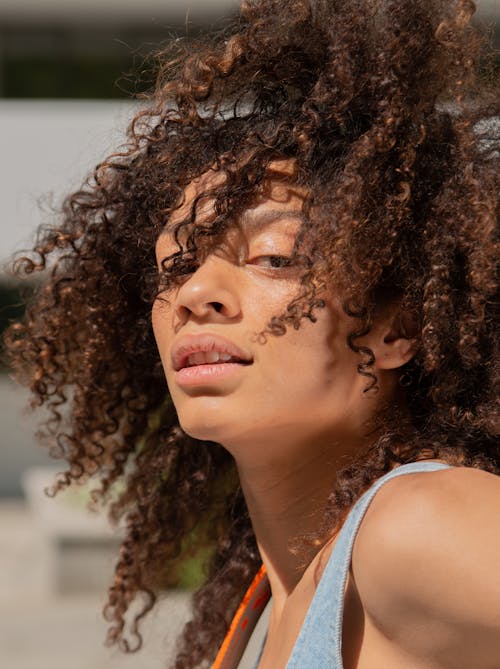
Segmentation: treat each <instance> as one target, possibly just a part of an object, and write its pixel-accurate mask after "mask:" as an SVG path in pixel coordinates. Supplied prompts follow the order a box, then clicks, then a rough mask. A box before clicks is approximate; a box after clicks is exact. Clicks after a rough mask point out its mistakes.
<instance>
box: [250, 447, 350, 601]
mask: <svg viewBox="0 0 500 669" xmlns="http://www.w3.org/2000/svg"><path fill="white" fill-rule="evenodd" d="M332 451H333V452H334V454H333V455H332ZM352 452H353V449H352V448H344V449H332V446H331V443H329V444H311V443H309V444H308V445H307V448H305V449H304V450H303V452H302V453H301V456H300V457H290V451H289V455H288V457H287V458H286V459H285V458H284V459H283V460H281V461H276V462H272V463H269V462H266V463H265V464H261V465H256V466H248V463H247V464H246V466H241V465H239V466H238V470H239V476H240V481H241V486H242V489H243V493H244V495H245V499H246V503H247V506H248V511H249V514H250V518H251V520H252V525H253V528H254V532H255V536H256V538H257V543H258V546H259V550H260V553H261V556H262V560H263V563H264V565H265V567H266V571H267V574H268V577H269V581H270V584H271V590H272V593H273V599H274V601H275V602H280V601H283V600H284V599H286V597H288V595H289V594H290V593H291V592H292V591H293V590H294V588H295V586H296V585H297V583H298V582H299V581H300V579H301V577H302V575H303V573H304V570H305V568H306V567H307V565H308V564H309V562H310V561H311V560H312V559H313V558H314V556H315V554H316V553H317V552H318V550H319V549H320V548H321V546H320V545H317V546H316V545H314V546H310V547H308V546H307V545H306V543H305V542H301V543H299V542H300V539H301V537H304V536H308V535H312V534H314V533H316V532H317V531H318V528H319V527H320V525H321V522H322V519H323V514H324V510H325V505H326V502H327V499H328V496H329V494H330V493H331V492H332V490H333V488H334V487H335V481H336V476H337V472H338V470H339V469H340V468H341V467H343V466H345V464H346V456H348V455H349V454H350V453H352ZM296 542H297V543H298V549H299V550H298V551H294V550H293V548H292V547H293V544H294V543H296Z"/></svg>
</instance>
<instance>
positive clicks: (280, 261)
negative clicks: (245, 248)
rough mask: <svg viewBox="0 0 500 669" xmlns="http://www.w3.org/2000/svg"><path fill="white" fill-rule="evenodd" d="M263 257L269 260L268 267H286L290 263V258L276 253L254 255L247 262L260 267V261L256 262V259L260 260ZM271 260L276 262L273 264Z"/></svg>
mask: <svg viewBox="0 0 500 669" xmlns="http://www.w3.org/2000/svg"><path fill="white" fill-rule="evenodd" d="M263 258H268V259H269V260H270V267H269V269H286V268H288V267H290V266H291V264H292V259H291V258H290V257H288V256H282V255H278V254H274V253H273V254H269V255H261V256H256V257H255V258H253V259H252V260H251V261H250V262H249V263H248V264H252V265H257V266H258V267H262V266H263V265H261V264H260V263H258V262H257V261H258V260H262V259H263ZM273 261H275V262H276V264H273Z"/></svg>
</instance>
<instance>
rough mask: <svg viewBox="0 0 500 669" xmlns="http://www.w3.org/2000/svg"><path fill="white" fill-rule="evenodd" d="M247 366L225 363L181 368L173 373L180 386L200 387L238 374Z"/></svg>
mask: <svg viewBox="0 0 500 669" xmlns="http://www.w3.org/2000/svg"><path fill="white" fill-rule="evenodd" d="M246 366H247V365H242V364H239V363H237V362H225V363H218V364H214V365H194V366H193V367H183V368H182V369H180V370H179V371H178V372H176V373H175V380H176V381H177V383H178V384H179V385H180V386H201V385H207V384H211V383H214V382H217V381H219V380H223V379H226V378H228V377H229V376H232V375H233V374H236V373H238V371H240V370H241V369H244V368H245V367H246Z"/></svg>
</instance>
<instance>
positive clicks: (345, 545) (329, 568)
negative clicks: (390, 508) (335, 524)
mask: <svg viewBox="0 0 500 669" xmlns="http://www.w3.org/2000/svg"><path fill="white" fill-rule="evenodd" d="M449 467H450V465H445V464H442V463H439V462H426V461H422V462H410V463H408V464H405V465H401V466H399V467H396V468H395V469H393V470H392V471H390V472H388V473H387V474H385V475H384V476H382V477H380V478H379V479H377V480H376V481H375V483H373V485H372V486H371V487H370V488H369V489H368V490H367V491H366V492H365V493H364V494H363V495H362V496H361V497H360V498H359V499H358V501H357V502H356V503H355V504H354V506H353V507H352V509H351V510H350V512H349V514H348V516H347V518H346V520H345V522H344V524H343V526H342V529H341V530H340V532H339V534H338V537H337V541H336V544H335V547H334V549H333V551H332V554H331V555H330V558H329V560H328V563H327V565H326V567H325V571H324V572H323V575H322V577H321V580H320V582H319V584H318V587H317V589H316V592H315V594H314V597H313V600H312V602H311V605H310V607H309V610H308V612H307V614H306V617H305V619H304V623H303V625H302V629H301V630H300V633H299V636H298V637H297V641H296V642H295V646H294V647H293V650H292V653H291V655H290V658H289V660H288V663H287V665H286V669H304V668H305V667H308V668H309V667H314V669H343V663H342V618H343V613H344V592H345V586H346V583H347V576H348V573H349V567H350V564H351V555H352V548H353V545H354V540H355V538H356V534H357V531H358V528H359V526H360V524H361V521H362V520H363V516H364V515H365V513H366V510H367V509H368V506H369V505H370V502H371V501H372V499H373V498H374V496H375V494H376V493H377V491H378V490H379V489H380V488H381V487H382V486H383V485H384V483H385V482H386V481H389V480H390V479H393V478H395V477H396V476H401V475H403V474H414V473H417V472H428V471H437V470H439V469H447V468H449Z"/></svg>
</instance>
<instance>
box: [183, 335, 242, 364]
mask: <svg viewBox="0 0 500 669" xmlns="http://www.w3.org/2000/svg"><path fill="white" fill-rule="evenodd" d="M252 362H253V359H252V357H251V356H250V355H249V354H248V353H246V352H245V351H243V350H242V349H241V348H240V347H239V346H237V345H236V344H235V343H234V342H231V341H230V340H228V339H226V338H224V337H221V336H219V335H212V334H203V335H186V336H184V337H182V338H181V339H180V340H179V341H178V342H177V343H176V344H175V345H174V347H173V349H172V367H173V368H174V370H175V371H176V372H179V371H182V370H184V369H189V368H192V367H205V366H210V367H214V366H216V367H221V366H224V365H231V366H234V365H242V366H247V365H251V364H252Z"/></svg>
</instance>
